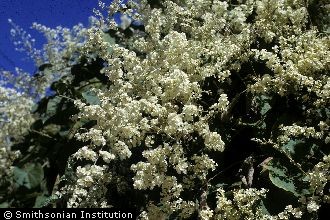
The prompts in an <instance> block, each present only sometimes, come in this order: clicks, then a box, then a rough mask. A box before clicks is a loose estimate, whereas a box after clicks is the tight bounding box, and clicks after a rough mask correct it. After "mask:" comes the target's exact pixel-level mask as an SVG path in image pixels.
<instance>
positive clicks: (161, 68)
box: [0, 0, 330, 219]
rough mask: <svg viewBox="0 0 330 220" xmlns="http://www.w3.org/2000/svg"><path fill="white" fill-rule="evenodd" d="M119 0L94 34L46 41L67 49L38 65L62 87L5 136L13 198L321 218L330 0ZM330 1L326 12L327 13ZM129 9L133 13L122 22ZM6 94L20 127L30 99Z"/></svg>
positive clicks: (31, 202) (7, 202)
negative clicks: (19, 102) (117, 18)
mask: <svg viewBox="0 0 330 220" xmlns="http://www.w3.org/2000/svg"><path fill="white" fill-rule="evenodd" d="M119 3H122V2H121V1H114V2H113V3H112V4H110V6H109V7H108V8H107V9H108V13H109V15H108V17H106V18H104V16H103V14H102V11H97V10H96V11H95V12H96V14H97V15H98V16H99V19H98V22H96V21H94V23H93V25H92V26H91V27H90V28H88V29H81V31H79V30H78V28H77V30H75V32H74V33H75V34H74V36H79V37H76V38H72V39H73V40H72V39H71V38H69V37H67V38H64V37H63V39H69V40H67V41H65V40H64V41H63V42H61V41H59V40H58V41H55V42H56V43H54V44H51V46H49V47H47V46H46V48H48V49H49V48H51V49H52V50H51V51H53V52H52V53H53V54H54V55H51V54H49V55H48V56H47V57H46V59H45V60H44V64H38V65H40V66H39V72H38V76H36V77H35V78H37V79H38V80H35V83H36V84H38V83H40V80H41V79H45V80H44V81H42V80H41V82H43V83H44V84H43V87H42V88H45V85H50V88H51V90H52V91H53V92H54V94H53V95H50V96H45V97H44V96H41V99H40V100H39V101H38V103H37V105H36V106H35V108H34V110H33V114H30V113H29V109H31V108H32V107H31V106H32V105H31V104H29V105H27V104H26V103H27V102H24V103H23V106H25V108H22V110H21V111H20V113H22V114H23V115H24V114H25V115H28V116H29V118H30V120H29V121H28V122H25V121H23V122H25V123H24V124H23V125H24V126H23V127H24V130H22V129H21V130H22V131H20V132H19V133H17V134H15V133H13V132H8V131H9V130H10V129H11V128H6V129H4V130H3V131H2V133H0V135H1V136H0V137H3V138H4V139H6V140H7V141H2V142H0V144H1V149H2V151H1V154H0V159H1V161H2V160H3V161H4V162H5V163H4V164H6V165H5V166H4V167H1V170H0V171H1V172H0V174H1V175H2V176H3V177H4V178H2V181H1V184H0V204H1V206H3V207H5V206H8V207H112V206H114V207H116V208H121V209H125V208H131V209H133V210H135V211H136V212H137V213H138V214H139V216H140V218H141V219H162V218H169V219H176V218H179V219H181V218H188V219H196V218H200V219H291V218H303V219H317V218H318V216H321V215H322V212H325V209H326V205H327V204H328V203H329V194H328V193H329V183H328V180H329V166H330V155H329V154H330V152H329V142H330V136H329V123H330V120H329V115H330V112H329V102H330V99H329V97H330V96H329V95H330V93H329V88H330V78H329V69H330V65H329V63H330V60H329V57H330V56H329V53H330V52H329V48H330V38H329V36H328V33H327V31H326V30H327V29H326V28H324V27H325V26H326V25H327V24H328V23H327V22H328V21H327V20H326V19H325V16H323V15H324V14H326V13H325V12H324V10H326V7H327V5H326V4H325V3H324V4H323V3H322V1H320V2H317V1H311V2H310V3H308V2H306V1H302V0H301V1H300V0H281V1H269V0H246V1H215V0H213V1H211V0H210V1H198V0H185V1H143V0H142V1H139V4H136V2H134V1H128V3H127V4H119ZM318 4H323V5H321V6H322V7H321V8H322V10H323V11H322V10H321V11H322V12H321V13H319V14H318V16H319V17H317V15H316V14H315V13H313V15H311V14H312V12H313V11H315V10H318V9H317V7H316V5H318ZM100 6H101V9H102V8H103V9H105V8H106V6H105V4H103V3H102V2H100ZM133 9H134V10H133ZM118 11H119V12H121V13H122V14H123V15H125V16H122V18H123V19H126V22H127V23H126V25H119V26H116V25H115V24H114V22H113V20H112V15H113V14H114V13H117V12H118ZM322 13H324V14H322ZM132 19H135V21H134V22H132V21H133V20H132ZM35 26H37V27H38V28H39V29H40V30H43V31H44V32H45V33H46V36H52V34H54V33H53V32H51V31H50V32H49V35H47V33H48V31H47V29H46V28H42V27H41V26H38V25H35ZM58 30H61V31H62V32H63V33H64V34H63V36H68V35H67V34H65V33H67V30H64V29H58ZM51 39H52V38H51V37H49V40H51ZM70 39H71V40H70ZM82 39H84V40H82ZM50 43H51V42H50ZM50 43H49V44H50ZM54 45H57V47H58V48H60V50H57V51H58V52H55V51H56V50H55V49H54V48H56V47H54ZM49 50H50V49H49ZM59 70H62V71H63V74H58V71H59ZM52 74H54V75H53V76H52ZM32 81H33V79H31V80H30V81H29V82H32ZM1 88H3V91H5V92H7V91H11V90H9V89H6V87H1ZM5 92H4V94H5ZM14 92H15V91H14ZM7 93H8V92H7ZM22 94H25V95H22ZM22 94H20V97H21V96H22V97H24V99H27V98H26V97H27V95H26V94H28V92H25V93H22ZM0 98H1V99H0V101H2V100H6V99H8V95H4V96H3V97H2V96H0ZM2 102H3V103H4V104H6V105H7V106H8V107H7V108H4V109H6V111H4V113H3V114H1V118H3V119H10V123H9V124H10V125H12V124H14V125H13V126H16V127H17V126H20V125H21V124H22V123H23V122H20V120H21V119H20V120H19V117H17V116H16V115H14V114H12V113H11V111H9V110H8V109H10V108H11V107H10V106H13V105H14V104H15V102H13V101H12V102H7V103H5V101H2ZM29 103H30V102H29ZM1 104H2V103H1ZM0 107H1V106H0ZM22 114H21V115H22ZM15 121H18V122H16V123H14V122H15ZM0 123H1V122H0ZM7 124H8V123H7ZM7 124H0V125H1V126H8V125H7ZM23 127H22V128H23ZM16 129H17V128H16ZM15 135H16V136H15ZM18 137H20V138H18ZM8 138H12V139H11V140H10V141H8V140H9V139H8ZM17 152H20V154H21V156H20V157H19V158H18V159H16V158H17V157H18V156H19V155H18V153H17Z"/></svg>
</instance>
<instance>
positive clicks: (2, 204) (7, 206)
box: [0, 202, 9, 209]
mask: <svg viewBox="0 0 330 220" xmlns="http://www.w3.org/2000/svg"><path fill="white" fill-rule="evenodd" d="M0 208H1V209H2V208H9V203H8V202H3V203H1V204H0Z"/></svg>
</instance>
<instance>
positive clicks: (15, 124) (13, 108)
mask: <svg viewBox="0 0 330 220" xmlns="http://www.w3.org/2000/svg"><path fill="white" fill-rule="evenodd" d="M33 104H34V103H33V100H32V98H30V97H29V96H28V95H26V94H24V93H21V92H18V91H17V90H16V89H12V88H8V87H3V86H2V85H1V84H0V130H1V132H0V178H1V179H2V180H3V181H2V182H1V184H3V183H5V181H6V180H7V181H8V180H9V182H10V180H11V178H12V171H13V166H12V165H13V161H14V160H16V159H17V158H19V156H20V151H12V149H11V147H12V144H13V143H14V142H16V141H19V140H21V139H22V138H23V136H24V135H25V134H26V133H27V132H28V130H29V128H30V126H31V124H32V123H33V122H34V117H33V115H32V113H31V109H32V106H33ZM10 184H11V182H10Z"/></svg>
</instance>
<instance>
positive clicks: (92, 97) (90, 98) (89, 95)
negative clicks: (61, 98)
mask: <svg viewBox="0 0 330 220" xmlns="http://www.w3.org/2000/svg"><path fill="white" fill-rule="evenodd" d="M81 94H82V96H83V97H84V99H86V102H87V103H88V104H91V105H99V104H100V99H99V98H98V97H97V95H96V93H95V92H93V91H86V92H83V93H81Z"/></svg>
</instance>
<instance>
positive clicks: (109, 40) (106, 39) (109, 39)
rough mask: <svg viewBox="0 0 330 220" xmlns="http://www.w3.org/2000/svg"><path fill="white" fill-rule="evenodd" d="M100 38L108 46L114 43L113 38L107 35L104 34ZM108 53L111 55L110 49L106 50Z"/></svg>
mask: <svg viewBox="0 0 330 220" xmlns="http://www.w3.org/2000/svg"><path fill="white" fill-rule="evenodd" d="M102 38H103V40H104V41H105V42H108V43H109V44H110V45H113V44H115V43H116V40H115V39H114V38H112V37H111V36H110V35H109V34H106V33H104V34H103V36H102ZM108 52H109V53H112V47H109V48H108Z"/></svg>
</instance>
